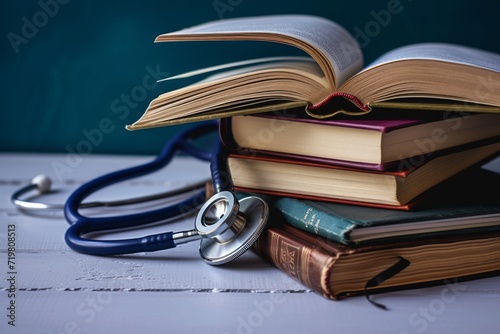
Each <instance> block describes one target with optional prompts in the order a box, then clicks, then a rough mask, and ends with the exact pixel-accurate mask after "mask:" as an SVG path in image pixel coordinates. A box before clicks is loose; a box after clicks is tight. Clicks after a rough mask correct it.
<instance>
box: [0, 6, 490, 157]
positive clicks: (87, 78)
mask: <svg viewBox="0 0 500 334" xmlns="http://www.w3.org/2000/svg"><path fill="white" fill-rule="evenodd" d="M394 1H395V0H391V1H340V0H338V1H317V0H308V1H298V0H288V1H270V0H266V1H262V0H215V1H213V0H202V1H201V0H200V1H199V0H196V1H189V0H187V1H148V0H142V1H130V0H123V1H94V0H92V1H79V0H73V1H68V0H64V1H63V0H60V2H61V3H59V2H56V0H41V1H3V2H2V4H1V5H0V6H1V7H0V13H1V14H0V16H1V20H0V32H1V36H2V39H1V54H0V67H1V70H0V73H1V75H2V80H1V81H0V92H1V93H0V94H1V99H0V115H1V123H0V124H1V125H0V126H1V131H0V151H4V152H5V151H9V152H14V151H15V152H62V153H65V152H66V153H71V152H72V151H76V152H79V151H82V152H84V153H124V154H154V153H156V152H158V150H159V149H160V148H161V146H162V145H163V143H164V142H165V141H166V140H167V139H168V138H170V137H171V136H172V134H173V133H175V131H178V130H179V129H180V128H183V127H185V126H188V125H184V126H174V127H164V128H158V129H151V130H142V131H135V132H129V131H126V130H125V129H124V126H125V125H126V124H130V123H132V122H134V121H135V120H136V119H137V118H138V117H140V115H142V113H143V112H144V110H145V108H146V106H147V104H148V103H149V101H150V100H151V99H152V98H154V97H155V96H157V95H159V94H160V93H162V92H164V91H167V90H170V89H173V88H175V87H178V86H176V85H182V84H186V82H177V83H161V84H156V83H155V81H154V80H152V78H153V77H154V76H157V75H165V74H166V75H172V74H176V73H180V72H183V71H187V70H191V69H195V68H199V67H203V66H210V65H215V64H219V63H221V62H226V61H232V60H238V59H245V58H249V57H256V56H262V55H267V54H268V53H279V52H282V49H280V48H278V47H276V46H272V45H268V44H263V43H246V44H245V43H243V44H242V43H232V44H231V43H229V42H227V43H220V42H219V43H208V42H203V43H159V44H155V43H153V40H154V38H155V37H156V36H157V35H159V34H161V33H165V32H169V31H173V30H177V29H181V28H183V27H188V26H192V25H195V24H198V23H202V22H205V21H211V20H219V19H225V18H233V17H241V16H253V15H266V14H282V13H303V14H314V15H320V16H324V17H327V18H330V19H332V20H334V21H336V22H338V23H339V24H341V25H342V26H344V27H345V28H346V29H347V30H349V31H350V32H351V33H353V34H355V33H356V32H358V31H364V32H366V31H367V29H369V28H370V27H371V28H373V27H374V25H373V24H374V23H373V22H376V19H375V16H374V13H379V12H380V11H381V10H385V9H387V7H388V5H390V4H391V3H392V4H394V3H395V2H394ZM396 2H397V1H396ZM55 4H58V5H57V6H56V5H55ZM399 6H400V7H401V8H402V9H401V12H400V13H398V14H395V15H392V16H391V19H390V22H388V23H387V24H386V23H384V26H382V25H381V24H380V23H378V26H379V28H380V29H379V31H378V32H377V33H373V32H372V35H373V36H372V37H370V36H368V37H369V40H365V41H364V43H363V44H366V45H363V52H364V55H365V63H369V62H370V61H372V60H373V59H375V57H377V56H378V55H379V54H381V53H382V52H385V51H388V50H390V49H392V48H395V47H397V46H401V45H404V44H409V43H415V42H429V41H436V42H451V43H459V44H463V45H469V46H473V47H477V48H481V49H486V50H491V51H494V52H499V53H500V42H499V36H500V21H499V20H498V16H499V14H500V2H498V1H458V0H455V1H451V0H442V1H419V0H412V1H410V0H400V1H399ZM44 8H45V9H44ZM47 8H48V9H47ZM44 13H45V14H44ZM375 15H376V14H375ZM26 22H28V23H26ZM370 22H371V26H370ZM34 23H37V24H38V26H39V27H36V26H35V28H36V30H33V29H32V30H29V29H28V28H26V27H24V26H25V25H27V24H34ZM23 27H24V35H26V36H27V37H26V38H25V37H23V36H24V35H23ZM13 36H19V37H20V38H24V39H23V40H22V42H20V41H21V40H20V39H15V37H13ZM13 40H14V42H13ZM16 41H17V42H16ZM155 71H156V74H154V75H152V73H155ZM127 96H129V98H128V100H127ZM134 96H135V98H134ZM99 133H100V134H99ZM89 143H90V144H89Z"/></svg>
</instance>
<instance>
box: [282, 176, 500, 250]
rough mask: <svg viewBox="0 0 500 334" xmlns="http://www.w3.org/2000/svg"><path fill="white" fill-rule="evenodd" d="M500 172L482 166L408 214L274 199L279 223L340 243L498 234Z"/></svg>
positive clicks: (442, 187) (433, 193)
mask: <svg viewBox="0 0 500 334" xmlns="http://www.w3.org/2000/svg"><path fill="white" fill-rule="evenodd" d="M499 186H500V174H498V173H495V172H492V171H488V170H485V169H482V168H474V169H472V170H468V171H467V172H464V173H461V174H460V175H457V176H455V177H453V178H452V179H450V180H449V181H448V182H445V183H443V184H442V185H440V186H438V187H437V188H435V189H433V190H432V191H431V193H430V194H429V195H428V196H427V197H426V199H425V200H424V201H422V203H421V204H420V206H419V207H417V208H415V210H412V211H399V210H391V209H378V208H369V207H363V206H355V205H346V204H337V203H327V202H321V201H311V200H301V199H295V198H278V199H276V200H275V201H274V202H273V206H274V207H275V208H276V209H277V210H278V211H279V212H281V213H282V215H283V217H284V220H285V221H286V222H287V223H289V224H291V225H293V226H295V227H297V228H299V229H302V230H305V231H308V232H310V233H313V234H317V235H319V236H322V237H325V238H326V239H328V240H332V241H335V242H340V243H342V244H346V245H351V246H353V245H360V244H368V243H380V242H386V241H388V240H396V239H397V240H409V239H416V238H422V237H431V236H434V237H440V236H445V235H446V236H447V235H451V234H465V233H479V232H482V233H484V232H486V231H490V230H491V231H496V230H500V196H498V195H499V189H500V188H499Z"/></svg>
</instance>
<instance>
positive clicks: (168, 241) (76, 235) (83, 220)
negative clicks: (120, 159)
mask: <svg viewBox="0 0 500 334" xmlns="http://www.w3.org/2000/svg"><path fill="white" fill-rule="evenodd" d="M217 124H218V123H217V122H205V123H202V124H200V125H197V126H195V127H193V128H190V129H187V130H185V131H182V132H180V133H179V134H178V135H176V136H174V137H173V138H172V140H170V141H169V142H168V143H167V144H166V145H165V147H164V148H163V149H162V151H161V153H160V154H159V155H158V156H157V157H156V158H155V159H154V160H152V161H151V162H149V163H146V164H144V165H140V166H135V167H130V168H127V169H123V170H120V171H116V172H112V173H109V174H106V175H103V176H100V177H98V178H96V179H93V180H91V181H89V182H87V183H85V184H83V185H82V186H80V187H79V188H78V189H77V190H75V191H74V192H73V193H72V194H71V195H70V197H69V198H68V200H67V202H66V204H65V206H64V215H65V217H66V220H67V221H68V222H69V223H70V224H71V226H70V227H69V228H68V230H67V231H66V234H65V241H66V243H67V244H68V245H69V246H70V247H71V248H72V249H74V250H75V251H79V252H83V253H87V254H93V255H116V254H124V253H137V252H149V251H156V250H161V249H167V248H172V247H175V246H176V245H175V243H174V241H173V238H172V234H173V232H167V233H161V234H156V235H151V236H146V237H141V238H135V239H125V240H96V239H87V238H85V237H84V236H83V235H85V234H87V233H90V232H99V231H109V230H114V229H118V228H120V229H122V228H128V227H138V226H142V225H145V224H150V223H153V222H158V221H165V219H166V217H179V216H182V215H185V214H187V213H189V212H191V211H192V210H193V209H195V208H196V207H197V206H199V205H198V203H203V201H204V199H205V197H206V195H205V189H201V190H197V191H195V192H194V194H193V195H191V196H189V197H188V198H185V199H183V200H181V201H180V202H177V203H175V204H172V205H169V206H167V207H164V208H160V209H156V210H150V211H146V212H141V213H135V214H131V215H127V216H126V217H121V216H111V217H109V216H106V217H87V216H84V215H83V214H81V213H80V212H79V208H80V205H81V203H82V202H83V201H84V200H85V198H87V197H88V196H90V195H91V194H92V193H94V192H96V191H98V190H100V189H102V188H105V187H107V186H110V185H112V184H115V183H119V182H122V181H125V180H129V179H131V178H136V177H139V176H143V175H146V174H149V173H152V172H155V171H157V170H159V169H161V168H163V167H165V166H166V165H167V164H168V163H169V162H170V161H171V160H172V158H173V157H174V156H175V154H176V153H177V152H179V151H184V152H186V153H188V154H190V155H192V156H194V157H196V158H198V159H201V160H204V161H210V160H212V157H213V156H218V155H217V154H212V153H211V152H209V151H205V150H203V149H200V148H198V147H195V146H194V145H192V144H191V143H190V141H191V139H194V138H196V137H198V136H200V135H204V134H207V133H209V132H211V131H215V130H216V129H217ZM217 182H219V184H222V182H220V181H217Z"/></svg>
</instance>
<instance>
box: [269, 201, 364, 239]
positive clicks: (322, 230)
mask: <svg viewBox="0 0 500 334" xmlns="http://www.w3.org/2000/svg"><path fill="white" fill-rule="evenodd" d="M311 204H312V203H311V202H305V201H301V200H299V199H295V198H281V199H279V200H277V201H276V202H274V203H273V205H274V206H275V207H276V209H278V211H280V212H281V214H282V215H283V217H284V219H285V221H286V222H287V223H288V224H290V225H292V226H294V227H296V228H298V229H301V230H303V231H306V232H310V233H313V234H316V235H319V236H321V237H324V238H326V239H328V240H332V241H336V242H339V243H341V244H344V245H350V244H352V240H350V238H349V232H350V231H351V230H352V229H353V228H354V227H355V226H356V225H355V224H354V223H353V222H351V221H349V220H347V219H345V218H343V217H340V216H335V215H333V214H329V213H327V212H325V211H324V210H321V209H319V208H317V207H315V206H313V205H311Z"/></svg>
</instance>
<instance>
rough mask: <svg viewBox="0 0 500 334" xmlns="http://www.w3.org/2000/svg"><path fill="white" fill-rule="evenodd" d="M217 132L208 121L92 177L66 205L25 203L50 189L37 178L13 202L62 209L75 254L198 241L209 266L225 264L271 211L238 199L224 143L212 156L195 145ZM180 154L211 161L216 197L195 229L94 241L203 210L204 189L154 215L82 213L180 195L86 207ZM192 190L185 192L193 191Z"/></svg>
mask: <svg viewBox="0 0 500 334" xmlns="http://www.w3.org/2000/svg"><path fill="white" fill-rule="evenodd" d="M216 130H217V122H205V123H201V124H199V125H196V126H194V127H192V128H189V129H187V130H185V131H183V132H180V133H179V134H177V135H176V136H175V137H174V138H172V139H171V140H170V141H169V142H168V143H167V144H166V145H165V146H164V148H163V150H162V151H161V153H160V154H159V155H158V156H157V157H156V158H155V159H154V160H152V161H150V162H148V163H146V164H144V165H139V166H136V167H131V168H127V169H123V170H119V171H116V172H113V173H109V174H106V175H103V176H100V177H98V178H96V179H93V180H91V181H89V182H87V183H85V184H83V185H82V186H80V187H79V188H78V189H76V190H75V191H74V192H73V193H72V194H71V195H70V197H69V198H68V199H67V201H66V204H65V205H64V206H63V207H62V206H58V205H53V204H44V203H37V202H32V201H28V200H22V199H21V196H22V195H24V194H25V193H27V192H28V191H32V190H35V189H36V190H38V191H39V193H41V194H43V193H46V192H48V191H50V179H48V178H47V177H46V176H38V177H36V178H35V179H33V181H32V183H31V184H30V185H28V186H26V187H24V188H22V189H19V190H18V191H16V192H15V193H14V194H13V195H12V198H11V199H12V202H13V203H14V204H15V205H17V206H18V207H20V208H22V209H55V208H63V209H64V215H65V218H66V220H67V221H68V222H69V224H70V225H71V226H70V227H69V228H68V229H67V231H66V234H65V241H66V243H67V244H68V246H69V247H70V248H72V249H73V250H75V251H77V252H80V253H86V254H92V255H118V254H130V253H139V252H153V251H158V250H164V249H169V248H174V247H176V246H177V245H179V244H183V243H187V242H191V241H196V240H200V241H201V242H200V250H199V251H200V256H201V257H202V258H203V259H204V260H205V261H206V262H207V263H209V264H213V265H219V264H224V263H227V262H229V261H231V260H233V259H235V258H237V257H238V256H240V255H241V254H243V253H244V252H245V251H246V250H247V249H248V248H249V247H250V246H251V245H252V244H253V242H254V241H255V240H256V239H257V238H258V237H259V235H260V234H261V232H262V231H263V230H264V227H265V226H266V223H267V218H268V215H269V208H268V205H267V204H266V202H265V201H263V200H262V199H260V198H259V197H255V196H249V197H245V198H243V199H240V200H238V199H237V198H236V195H235V194H234V192H233V189H232V182H231V178H230V174H229V172H228V168H227V162H226V160H225V155H224V153H223V150H222V144H221V143H220V142H219V141H217V143H216V144H215V145H214V146H215V149H214V150H213V152H209V151H206V150H203V149H201V148H198V147H196V146H195V145H194V144H193V141H194V140H195V139H196V138H199V137H200V136H203V135H207V134H208V133H211V132H214V131H216ZM178 152H185V153H188V154H190V155H191V156H193V157H196V158H198V159H201V160H203V161H210V170H211V174H212V182H213V186H214V191H215V195H213V196H212V197H211V198H210V199H209V200H208V201H207V202H205V204H203V206H201V209H200V210H199V212H198V214H197V216H196V220H195V224H194V229H191V230H187V231H181V232H166V233H160V234H155V235H148V236H144V237H139V238H133V239H121V240H96V239H92V238H90V237H88V236H89V235H90V234H91V233H95V232H103V231H113V230H117V229H124V228H131V227H140V226H144V225H147V224H151V223H154V222H159V221H165V220H167V219H172V218H175V217H182V216H183V215H185V214H186V213H187V212H188V211H190V210H194V209H196V208H198V207H199V205H197V203H200V199H201V198H204V197H205V189H204V187H203V185H200V187H199V188H198V190H196V191H194V194H192V195H189V196H188V197H187V198H184V199H183V200H181V201H180V202H176V203H174V204H171V205H169V206H167V207H164V208H160V209H155V210H151V211H146V212H141V213H135V214H131V215H122V216H111V217H110V216H105V217H87V216H84V215H82V214H81V213H80V211H79V210H80V209H82V208H85V207H95V206H116V205H125V204H131V203H138V202H144V201H147V200H152V199H157V198H159V197H162V196H172V195H176V194H177V193H178V192H181V191H184V190H181V191H177V192H175V191H174V192H168V193H165V194H161V195H153V196H146V197H141V198H136V199H130V200H124V201H115V202H92V203H84V200H85V199H86V198H87V197H88V196H90V195H91V194H93V193H95V192H96V191H98V190H100V189H102V188H105V187H107V186H110V185H112V184H115V183H118V182H122V181H125V180H129V179H132V178H136V177H139V176H143V175H145V174H149V173H152V172H155V171H157V170H159V169H161V168H163V167H165V166H166V165H168V163H169V162H170V161H171V160H172V158H173V157H174V156H175V155H176V154H177V153H178ZM192 189H193V188H192V187H189V188H188V189H186V191H188V190H189V191H191V192H192Z"/></svg>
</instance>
